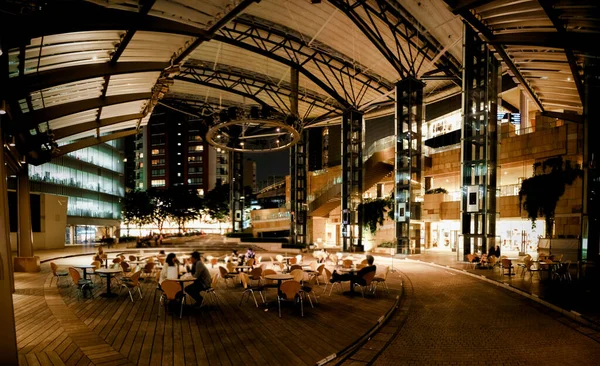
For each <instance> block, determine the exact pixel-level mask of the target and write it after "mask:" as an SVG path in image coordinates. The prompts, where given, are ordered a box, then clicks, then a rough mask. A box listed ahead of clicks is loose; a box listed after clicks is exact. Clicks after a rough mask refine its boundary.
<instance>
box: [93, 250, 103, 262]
mask: <svg viewBox="0 0 600 366" xmlns="http://www.w3.org/2000/svg"><path fill="white" fill-rule="evenodd" d="M103 256H104V249H102V245H100V246H98V251H97V252H96V254H94V261H98V262H100V264H103V263H104V260H103V259H102V257H103Z"/></svg>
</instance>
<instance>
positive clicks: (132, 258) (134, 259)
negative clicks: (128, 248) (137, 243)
mask: <svg viewBox="0 0 600 366" xmlns="http://www.w3.org/2000/svg"><path fill="white" fill-rule="evenodd" d="M129 260H130V261H131V262H135V261H137V257H136V256H135V255H130V256H129Z"/></svg>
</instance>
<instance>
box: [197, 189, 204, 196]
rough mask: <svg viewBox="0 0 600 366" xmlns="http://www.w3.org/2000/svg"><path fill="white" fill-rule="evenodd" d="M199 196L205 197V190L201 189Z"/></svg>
mask: <svg viewBox="0 0 600 366" xmlns="http://www.w3.org/2000/svg"><path fill="white" fill-rule="evenodd" d="M198 195H200V196H204V189H202V188H200V189H199V190H198Z"/></svg>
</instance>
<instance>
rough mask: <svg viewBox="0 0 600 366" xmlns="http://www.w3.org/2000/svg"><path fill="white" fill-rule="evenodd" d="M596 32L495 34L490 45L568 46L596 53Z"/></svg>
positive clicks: (597, 51)
mask: <svg viewBox="0 0 600 366" xmlns="http://www.w3.org/2000/svg"><path fill="white" fill-rule="evenodd" d="M597 41H598V35H597V34H596V33H584V32H567V31H565V32H564V33H563V34H562V35H561V34H557V33H554V32H528V31H523V32H519V33H507V34H496V35H494V36H493V37H492V38H491V39H490V42H489V43H490V44H492V45H499V44H501V45H506V46H513V45H514V46H538V47H548V48H565V47H570V48H571V49H573V50H576V51H580V52H585V53H590V54H598V53H600V50H599V49H598V47H596V42H597Z"/></svg>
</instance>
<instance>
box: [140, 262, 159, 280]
mask: <svg viewBox="0 0 600 366" xmlns="http://www.w3.org/2000/svg"><path fill="white" fill-rule="evenodd" d="M155 265H156V263H154V262H150V263H146V265H145V266H144V269H143V270H142V277H145V278H148V277H150V278H152V277H154V273H155V270H154V266H155ZM144 275H145V276H144Z"/></svg>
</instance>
